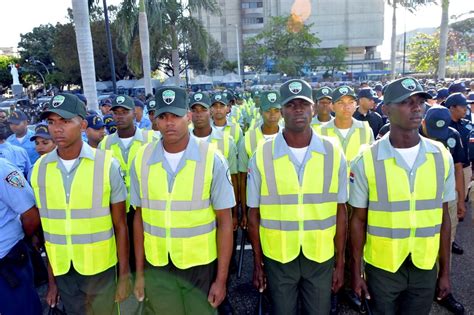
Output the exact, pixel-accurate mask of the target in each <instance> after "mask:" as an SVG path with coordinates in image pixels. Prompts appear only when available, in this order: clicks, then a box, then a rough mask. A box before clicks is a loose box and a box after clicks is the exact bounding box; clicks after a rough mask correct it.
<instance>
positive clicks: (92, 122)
mask: <svg viewBox="0 0 474 315" xmlns="http://www.w3.org/2000/svg"><path fill="white" fill-rule="evenodd" d="M86 120H87V128H92V129H95V130H99V129H100V128H102V127H104V126H105V124H104V121H103V120H102V118H100V116H99V115H97V114H95V115H89V116H87V117H86Z"/></svg>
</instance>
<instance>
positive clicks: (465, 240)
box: [38, 207, 474, 315]
mask: <svg viewBox="0 0 474 315" xmlns="http://www.w3.org/2000/svg"><path fill="white" fill-rule="evenodd" d="M468 208H469V209H468V213H467V215H466V218H468V219H466V220H465V221H464V222H460V223H459V226H458V231H457V237H456V239H457V242H458V243H459V244H460V245H461V246H462V247H463V248H464V254H463V255H453V260H452V264H453V266H452V272H451V284H452V292H453V294H454V296H455V297H456V298H457V299H458V300H459V301H460V302H461V303H463V304H464V307H465V310H466V314H474V272H473V271H472V269H471V268H473V267H474V233H473V221H472V219H471V218H472V210H471V209H470V208H471V207H468ZM239 242H240V235H239ZM239 242H238V244H239ZM246 247H247V248H249V247H250V246H249V245H248V243H247V246H246ZM238 256H239V252H237V257H236V258H238ZM252 265H253V258H252V251H251V250H250V249H247V250H245V254H244V263H243V271H242V277H241V278H240V279H238V278H237V275H236V274H232V275H231V276H230V280H229V292H228V297H229V300H230V303H231V305H232V307H233V309H234V314H238V315H244V314H251V315H253V314H257V305H258V292H257V291H256V290H255V289H254V287H253V286H252V284H251V278H252V268H253V267H252ZM45 291H46V288H45V287H44V286H43V287H41V288H39V289H38V292H39V293H40V295H41V296H42V297H43V296H44V294H45ZM263 301H264V303H263V304H264V307H265V306H268V303H267V302H266V300H265V299H263ZM43 302H44V301H43ZM339 305H340V312H339V314H358V313H357V312H355V311H353V310H352V309H350V307H349V306H348V304H347V303H346V302H345V301H343V300H342V301H341V302H340V304H339ZM137 306H138V304H137V301H136V299H135V298H134V297H133V296H130V297H129V299H127V300H126V301H125V302H123V303H122V304H121V314H126V315H128V314H135V311H136V310H137ZM44 314H48V307H47V306H46V304H44ZM430 314H433V315H434V314H436V315H438V314H450V312H448V311H447V310H446V309H444V308H442V307H440V306H439V305H438V304H437V303H435V302H433V306H432V309H431V312H430Z"/></svg>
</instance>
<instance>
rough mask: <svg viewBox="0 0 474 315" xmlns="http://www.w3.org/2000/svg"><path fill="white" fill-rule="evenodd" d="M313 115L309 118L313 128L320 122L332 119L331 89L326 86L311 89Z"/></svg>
mask: <svg viewBox="0 0 474 315" xmlns="http://www.w3.org/2000/svg"><path fill="white" fill-rule="evenodd" d="M313 99H314V116H313V120H311V127H313V129H314V130H316V128H317V127H318V126H320V125H321V124H324V123H326V122H328V121H331V120H333V119H334V117H333V116H332V111H333V104H332V89H331V88H330V87H328V86H323V87H322V88H319V89H316V90H313Z"/></svg>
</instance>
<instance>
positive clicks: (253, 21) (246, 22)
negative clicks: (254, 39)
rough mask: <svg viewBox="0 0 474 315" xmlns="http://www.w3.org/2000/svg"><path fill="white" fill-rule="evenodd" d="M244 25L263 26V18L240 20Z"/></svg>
mask: <svg viewBox="0 0 474 315" xmlns="http://www.w3.org/2000/svg"><path fill="white" fill-rule="evenodd" d="M242 22H243V24H244V25H250V24H263V17H246V18H243V19H242Z"/></svg>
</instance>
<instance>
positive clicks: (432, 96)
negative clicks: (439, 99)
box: [426, 89, 438, 99]
mask: <svg viewBox="0 0 474 315" xmlns="http://www.w3.org/2000/svg"><path fill="white" fill-rule="evenodd" d="M426 92H427V93H428V94H429V95H431V98H433V99H436V96H437V95H438V92H436V90H434V89H430V90H428V91H426Z"/></svg>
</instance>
